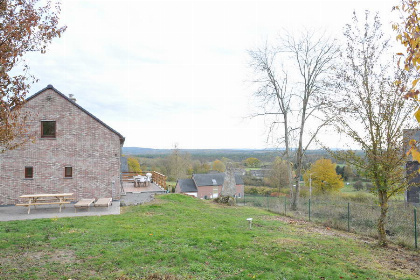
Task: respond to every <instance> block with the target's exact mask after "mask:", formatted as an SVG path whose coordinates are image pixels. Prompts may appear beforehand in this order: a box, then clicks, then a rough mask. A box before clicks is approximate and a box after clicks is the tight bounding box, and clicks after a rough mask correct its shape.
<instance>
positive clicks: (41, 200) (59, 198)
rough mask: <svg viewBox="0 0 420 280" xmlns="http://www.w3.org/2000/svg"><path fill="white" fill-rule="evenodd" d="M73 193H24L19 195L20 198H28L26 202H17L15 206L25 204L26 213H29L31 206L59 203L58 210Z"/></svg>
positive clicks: (66, 202) (67, 201)
mask: <svg viewBox="0 0 420 280" xmlns="http://www.w3.org/2000/svg"><path fill="white" fill-rule="evenodd" d="M72 196H73V193H55V194H52V193H44V194H25V195H21V196H19V197H20V198H26V199H28V202H27V203H17V204H16V206H26V207H28V214H29V213H31V206H32V205H33V206H34V207H36V206H37V205H49V204H59V205H60V212H61V205H63V204H68V203H70V201H69V199H71V198H72Z"/></svg>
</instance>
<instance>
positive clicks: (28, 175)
mask: <svg viewBox="0 0 420 280" xmlns="http://www.w3.org/2000/svg"><path fill="white" fill-rule="evenodd" d="M33 177H34V168H33V167H32V166H25V179H31V178H33Z"/></svg>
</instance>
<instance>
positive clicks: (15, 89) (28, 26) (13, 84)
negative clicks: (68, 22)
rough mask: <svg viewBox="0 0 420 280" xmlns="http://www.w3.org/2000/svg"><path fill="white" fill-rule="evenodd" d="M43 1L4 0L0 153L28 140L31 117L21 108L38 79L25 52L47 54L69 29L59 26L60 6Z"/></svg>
mask: <svg viewBox="0 0 420 280" xmlns="http://www.w3.org/2000/svg"><path fill="white" fill-rule="evenodd" d="M39 2H40V1H39V0H20V1H19V0H0V152H3V151H5V150H9V149H13V148H16V147H17V146H19V145H20V144H22V143H23V142H24V141H25V140H26V139H24V138H22V137H21V136H23V135H24V134H25V130H24V121H25V118H26V117H27V116H26V115H25V114H24V113H23V112H21V110H19V109H20V108H21V106H22V105H23V103H24V101H25V97H26V95H27V94H28V92H29V89H30V86H31V84H33V83H35V82H36V78H35V77H34V76H33V75H30V74H29V65H28V64H27V63H26V61H25V59H24V55H25V53H27V52H41V53H45V52H46V50H47V46H48V45H49V44H50V43H51V41H52V40H53V39H54V38H56V37H60V36H61V34H62V33H63V32H64V31H65V30H66V28H67V27H66V26H61V27H60V26H59V22H58V21H59V15H60V11H61V10H60V4H55V5H53V4H51V2H47V3H46V4H45V6H44V5H41V4H40V3H39ZM12 70H13V73H12Z"/></svg>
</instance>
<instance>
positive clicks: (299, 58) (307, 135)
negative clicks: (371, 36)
mask: <svg viewBox="0 0 420 280" xmlns="http://www.w3.org/2000/svg"><path fill="white" fill-rule="evenodd" d="M281 42H282V50H283V51H285V52H287V53H290V54H291V55H292V57H291V58H292V59H293V60H294V62H295V65H297V70H298V78H299V80H298V81H299V83H298V85H299V89H298V91H297V93H296V94H297V98H298V100H299V101H300V102H299V116H298V118H299V124H298V126H297V129H298V144H297V149H296V153H295V165H296V176H295V186H294V188H293V191H292V202H291V208H292V209H293V210H296V209H297V205H298V200H299V193H300V177H301V175H302V170H303V158H304V155H305V152H306V150H307V149H308V148H309V146H310V145H311V144H312V142H313V141H314V140H315V137H316V136H317V135H318V133H319V131H320V130H321V129H322V128H323V127H324V126H325V125H326V124H327V122H328V119H325V118H321V117H320V116H319V112H320V111H321V108H322V107H323V106H324V105H325V102H324V99H325V98H324V96H325V94H326V93H327V89H328V87H327V85H328V82H327V80H328V78H329V76H330V73H331V71H330V70H331V68H332V66H333V61H334V59H335V58H336V56H337V53H338V49H337V47H336V45H335V44H334V42H333V41H331V40H330V39H327V38H325V37H324V36H318V37H317V36H316V35H315V34H314V33H312V32H308V31H306V32H305V33H303V34H302V36H300V37H299V38H297V39H296V38H295V37H294V36H291V35H290V34H286V35H285V36H283V37H282V38H281ZM309 120H310V121H311V122H312V123H311V128H312V129H311V130H309V131H308V129H307V124H308V121H309Z"/></svg>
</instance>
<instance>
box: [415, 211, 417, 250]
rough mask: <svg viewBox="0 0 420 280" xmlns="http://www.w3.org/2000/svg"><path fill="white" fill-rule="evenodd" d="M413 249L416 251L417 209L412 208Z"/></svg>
mask: <svg viewBox="0 0 420 280" xmlns="http://www.w3.org/2000/svg"><path fill="white" fill-rule="evenodd" d="M414 247H415V248H416V249H417V208H414Z"/></svg>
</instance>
